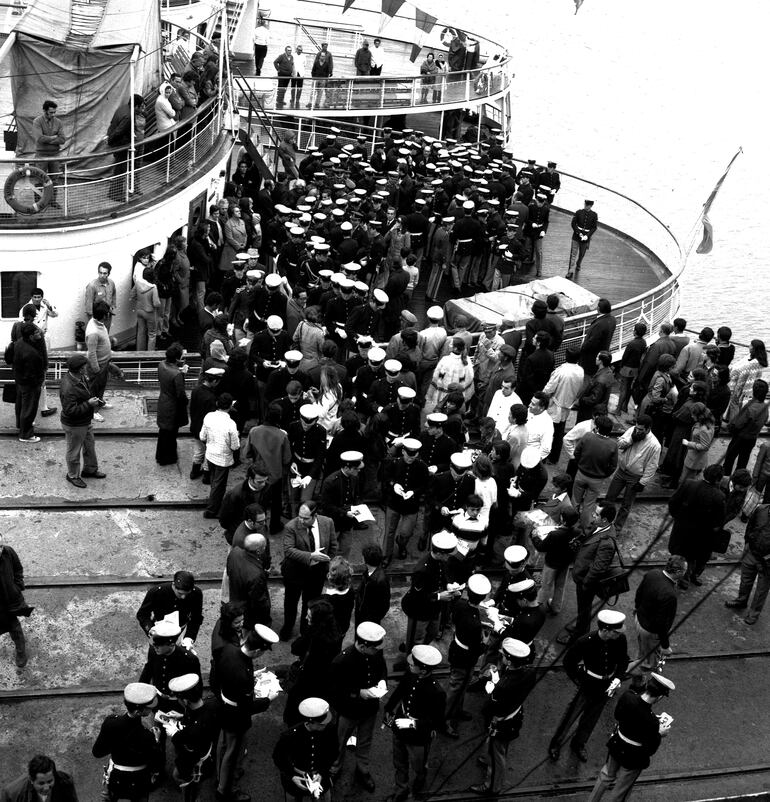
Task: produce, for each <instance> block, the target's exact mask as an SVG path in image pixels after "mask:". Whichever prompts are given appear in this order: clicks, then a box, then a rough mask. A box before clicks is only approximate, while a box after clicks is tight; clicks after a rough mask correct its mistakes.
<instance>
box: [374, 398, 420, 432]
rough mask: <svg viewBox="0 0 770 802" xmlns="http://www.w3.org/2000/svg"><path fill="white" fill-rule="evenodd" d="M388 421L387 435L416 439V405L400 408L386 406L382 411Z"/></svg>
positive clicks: (417, 425)
mask: <svg viewBox="0 0 770 802" xmlns="http://www.w3.org/2000/svg"><path fill="white" fill-rule="evenodd" d="M382 412H383V414H384V415H385V416H386V417H387V419H388V434H389V435H392V436H394V437H417V436H418V435H419V433H420V408H419V407H418V406H417V404H411V403H410V404H407V405H406V406H405V407H403V408H402V407H400V406H399V405H398V403H397V402H396V403H394V404H387V405H386V406H385V408H384V409H383V410H382Z"/></svg>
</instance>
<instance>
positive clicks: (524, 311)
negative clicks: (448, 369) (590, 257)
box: [444, 276, 599, 331]
mask: <svg viewBox="0 0 770 802" xmlns="http://www.w3.org/2000/svg"><path fill="white" fill-rule="evenodd" d="M549 295H558V296H559V306H560V307H561V308H562V309H563V310H564V311H565V312H566V313H567V316H568V317H570V316H572V315H580V314H582V313H583V312H591V311H592V310H594V309H596V305H597V304H598V303H599V296H598V295H594V293H592V292H590V291H589V290H587V289H585V288H584V287H581V286H580V285H579V284H575V282H573V281H569V280H568V279H566V278H564V277H563V276H552V277H551V278H546V279H536V280H535V281H529V282H527V283H526V284H517V285H516V286H515V287H506V288H505V289H503V290H498V291H497V292H483V293H479V294H477V295H474V296H472V297H471V298H457V299H456V300H451V301H447V302H446V304H445V306H444V309H445V313H446V319H447V322H448V323H449V325H450V326H451V327H454V325H455V323H454V321H455V318H456V317H457V315H465V316H466V317H467V318H468V329H469V330H470V331H480V330H481V324H482V322H487V321H490V322H492V323H496V324H498V325H499V324H500V323H501V322H502V321H503V319H504V318H505V319H506V320H512V321H514V323H515V324H516V325H517V326H518V325H524V323H526V322H527V320H529V319H530V317H532V304H533V303H534V302H535V300H538V299H539V300H541V301H545V299H546V298H547V297H548V296H549Z"/></svg>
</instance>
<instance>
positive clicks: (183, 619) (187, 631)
mask: <svg viewBox="0 0 770 802" xmlns="http://www.w3.org/2000/svg"><path fill="white" fill-rule="evenodd" d="M169 617H171V618H175V619H177V620H176V623H178V624H179V626H180V627H181V628H182V630H183V631H184V637H183V638H182V646H184V647H185V649H192V647H193V646H194V644H195V641H196V640H197V638H198V631H199V630H200V628H201V624H202V623H203V593H202V592H201V589H200V588H199V587H197V586H196V585H195V577H194V576H193V575H192V574H191V573H190V572H189V571H177V572H176V573H175V574H174V579H173V581H172V582H164V583H163V584H161V585H156V586H155V587H154V588H150V590H148V591H147V593H146V595H145V597H144V601H143V602H142V604H141V606H140V607H139V609H138V610H137V611H136V619H137V621H139V625H140V626H141V627H142V629H143V630H144V631H145V634H146V635H148V636H149V634H150V630H151V629H152V627H153V624H155V623H156V622H158V621H162V620H163V619H164V618H169Z"/></svg>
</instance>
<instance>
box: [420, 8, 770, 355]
mask: <svg viewBox="0 0 770 802" xmlns="http://www.w3.org/2000/svg"><path fill="white" fill-rule="evenodd" d="M418 5H419V6H421V7H423V8H425V10H428V11H429V10H431V4H430V3H429V2H428V3H419V2H418ZM434 6H435V4H434ZM469 8H471V9H472V10H473V11H472V13H471V14H469ZM436 11H437V12H438V13H437V15H438V16H439V17H440V18H441V19H442V20H446V21H447V22H450V23H456V24H457V25H459V26H462V25H463V24H465V25H466V26H467V27H468V28H469V29H470V30H474V31H477V32H478V33H480V34H483V35H486V36H489V37H490V38H491V39H494V40H496V41H499V42H502V43H504V44H505V45H507V46H508V48H509V49H510V50H511V52H512V53H513V56H514V72H515V73H516V78H515V80H514V92H513V118H514V121H513V144H514V151H515V153H516V155H517V157H521V158H525V159H526V158H533V157H536V158H537V160H538V162H539V163H541V164H544V163H545V162H546V161H547V160H550V159H553V160H554V161H556V162H558V164H559V167H560V168H561V169H563V170H564V171H565V172H568V173H573V174H574V175H579V176H583V177H585V178H589V179H591V180H593V181H596V182H597V183H600V184H604V185H605V186H608V187H610V188H612V189H615V190H618V191H620V192H623V193H624V194H626V195H629V196H630V197H632V198H634V199H635V200H637V201H639V202H640V203H642V204H643V205H644V206H646V207H647V208H648V209H649V210H650V211H652V212H654V213H655V214H656V215H657V216H658V217H659V218H660V219H661V220H662V221H663V222H664V223H665V224H666V225H667V226H669V228H670V229H671V231H672V232H673V233H674V234H675V235H676V236H677V238H678V239H679V241H680V243H681V244H682V245H683V247H686V246H687V245H689V244H690V242H691V241H692V239H693V233H694V223H695V221H696V219H697V217H698V214H699V212H700V210H701V209H702V207H703V203H704V202H705V200H706V198H707V197H708V195H709V193H710V192H711V190H712V188H713V186H714V184H715V183H716V181H717V179H718V178H719V176H720V175H721V174H722V172H723V171H724V168H725V167H726V166H727V163H728V162H729V161H730V159H731V158H732V156H733V154H734V153H735V152H736V150H737V149H738V147H739V146H742V147H743V150H744V153H743V155H741V156H739V157H738V159H737V161H736V162H735V164H734V166H733V168H732V170H731V172H730V174H729V176H728V178H727V180H726V182H725V184H724V185H723V187H722V189H721V191H720V193H719V195H718V197H717V200H716V201H715V203H714V205H713V207H712V211H711V215H710V219H711V222H712V224H713V227H714V248H713V250H712V252H711V253H710V254H708V255H698V254H696V253H695V249H694V248H693V249H692V253H691V255H690V257H689V259H688V262H687V267H686V269H685V271H684V274H683V276H682V279H681V284H682V303H681V314H682V315H683V316H684V317H686V318H687V320H688V325H689V327H691V328H700V327H702V326H704V325H711V326H713V327H714V329H716V328H717V326H719V325H722V324H727V325H729V326H731V328H732V329H733V334H734V339H736V340H738V341H742V342H747V341H748V340H749V339H751V338H753V337H761V338H762V339H765V340H768V336H770V326H768V322H767V309H768V306H769V305H770V303H769V302H770V292H769V291H768V289H767V287H768V285H770V270H768V267H767V256H768V254H769V253H770V225H767V222H766V220H765V219H764V216H765V214H768V213H770V136H768V126H767V119H768V113H767V111H766V110H765V108H764V107H765V106H766V99H765V93H764V92H763V90H762V89H761V87H762V83H763V79H764V78H765V76H766V74H767V49H768V44H767V41H766V37H767V31H768V29H770V3H768V2H767V0H734V1H733V2H731V3H724V2H721V1H720V0H665V2H664V0H585V2H584V4H583V7H582V8H581V10H580V12H579V13H578V14H577V15H575V14H574V5H573V3H572V2H571V0H477V2H475V3H471V2H468V0H445V2H443V3H442V4H441V6H440V8H438V9H436ZM434 13H435V12H434ZM763 123H764V124H763ZM597 211H598V212H599V216H600V219H601V209H597ZM699 237H700V229H698V238H697V241H699ZM697 241H696V244H697Z"/></svg>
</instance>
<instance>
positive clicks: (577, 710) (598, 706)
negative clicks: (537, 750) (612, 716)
mask: <svg viewBox="0 0 770 802" xmlns="http://www.w3.org/2000/svg"><path fill="white" fill-rule="evenodd" d="M608 698H609V697H608V696H607V694H606V693H602V694H600V695H598V696H597V695H595V694H591V695H590V696H589V695H588V694H586V693H585V692H584V691H583V689H582V688H578V690H577V693H576V694H575V695H574V696H573V697H572V701H571V702H570V703H569V704H568V705H567V709H566V710H565V711H564V715H563V716H562V717H561V721H560V722H559V726H558V727H557V728H556V732H555V733H554V734H553V738H551V743H550V748H551V749H559V748H560V747H561V745H562V744H563V743H564V740H565V736H566V735H567V733H568V732H569V730H570V729H571V727H572V725H573V724H574V723H575V722H576V721H577V720H578V719H580V722H579V724H578V727H577V730H575V734H574V735H573V736H572V745H573V746H574V747H575V748H577V747H581V746H585V745H586V744H587V743H588V739H589V738H590V737H591V733H592V732H593V731H594V728H595V727H596V725H597V723H598V721H599V719H600V718H601V715H602V710H604V705H606V704H607V699H608Z"/></svg>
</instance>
